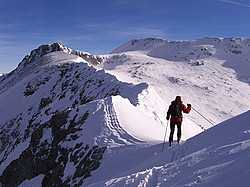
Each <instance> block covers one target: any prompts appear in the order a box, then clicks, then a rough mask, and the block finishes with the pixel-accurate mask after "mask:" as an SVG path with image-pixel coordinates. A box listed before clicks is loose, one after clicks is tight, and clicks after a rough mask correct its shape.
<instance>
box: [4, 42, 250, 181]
mask: <svg viewBox="0 0 250 187" xmlns="http://www.w3.org/2000/svg"><path fill="white" fill-rule="evenodd" d="M249 52H250V46H249V39H248V38H225V39H223V38H204V39H200V40H193V41H183V42H169V41H166V40H162V39H136V40H133V41H130V42H128V43H126V44H124V45H123V46H121V47H119V48H117V49H115V50H114V51H113V52H112V53H111V54H108V55H103V56H96V55H91V54H88V53H85V52H80V51H76V50H73V49H69V48H67V47H66V46H63V45H62V44H59V43H55V44H52V45H44V46H40V47H39V48H38V49H36V50H34V51H32V52H31V54H30V55H29V56H27V57H25V58H24V60H23V61H22V62H21V63H20V64H19V66H18V68H17V69H16V70H14V71H12V72H11V73H9V74H6V75H3V76H1V77H0V103H1V107H0V185H3V186H31V185H32V184H37V185H41V186H48V185H49V184H50V185H52V186H53V185H56V186H74V185H76V186H138V185H141V186H166V185H170V186H178V185H179V186H194V185H200V186H211V185H212V186H214V184H218V183H219V185H222V186H230V184H232V186H235V184H236V183H237V182H241V184H242V185H241V186H247V185H248V184H249V183H250V182H249V179H248V177H247V176H248V174H249V170H248V168H249V165H248V164H245V163H247V161H246V160H247V156H246V155H249V131H250V130H249V127H248V120H247V119H249V106H250V99H249V93H250V88H249V78H250V74H249V70H250V69H249V59H250V56H249ZM176 95H181V96H182V100H183V103H184V104H185V105H186V104H187V103H191V104H192V107H193V108H195V109H197V110H198V111H200V112H201V113H202V114H203V115H204V116H206V117H207V119H208V120H210V121H211V122H212V123H213V124H214V125H215V127H213V128H211V124H210V123H208V122H207V121H206V120H205V119H203V118H202V117H201V116H200V115H199V114H197V113H196V112H195V111H194V110H191V112H190V114H188V115H184V119H183V126H182V127H183V128H182V134H183V135H182V141H183V142H185V141H186V142H185V143H184V144H182V145H174V146H173V147H171V148H168V147H167V145H168V142H167V141H168V136H167V137H166V143H165V150H164V152H163V153H162V152H161V149H162V141H163V138H164V132H165V130H167V135H168V134H169V130H170V129H169V124H167V121H166V119H165V118H166V111H167V109H168V106H169V104H170V102H171V101H172V100H173V99H174V98H175V96H176ZM246 111H248V112H246ZM243 112H246V113H244V114H242V113H243ZM238 114H242V115H240V116H237V117H234V116H236V115H238ZM232 117H234V118H232ZM231 118H232V119H231ZM225 120H227V121H225ZM223 121H225V122H223ZM221 122H222V123H221ZM218 123H221V124H219V125H217V124H218ZM167 125H168V126H167ZM166 127H168V128H166ZM205 129H207V130H206V131H205V132H203V131H204V130H205ZM201 132H203V133H201ZM199 133H201V134H199ZM197 134H198V135H197ZM195 135H197V136H195ZM194 136H195V137H194ZM192 137H193V138H192ZM175 138H176V135H174V140H175ZM190 138H191V139H190ZM20 163H22V164H21V165H20ZM231 168H234V169H235V170H232V169H231ZM240 172H242V173H243V174H242V175H241V176H239V177H231V178H230V179H231V181H228V182H230V183H225V182H224V180H223V179H224V178H229V177H228V176H237V175H236V174H237V173H240Z"/></svg>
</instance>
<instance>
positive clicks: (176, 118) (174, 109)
mask: <svg viewBox="0 0 250 187" xmlns="http://www.w3.org/2000/svg"><path fill="white" fill-rule="evenodd" d="M182 111H183V112H184V113H186V114H188V113H189V112H190V111H191V104H187V107H186V106H185V105H184V104H182V101H181V96H176V98H175V100H174V101H172V102H171V105H170V106H169V109H168V112H167V117H166V118H167V120H169V118H170V116H171V119H170V129H171V131H170V135H169V147H171V146H172V145H173V136H174V129H175V125H177V130H178V132H177V141H178V144H179V143H180V140H181V122H182Z"/></svg>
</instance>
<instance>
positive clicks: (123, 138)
mask: <svg viewBox="0 0 250 187" xmlns="http://www.w3.org/2000/svg"><path fill="white" fill-rule="evenodd" d="M104 111H105V114H106V115H105V117H106V124H107V127H108V128H109V129H110V130H111V131H112V134H113V135H114V136H116V137H117V139H118V142H117V141H116V143H118V144H119V143H120V144H121V145H122V144H123V145H130V144H136V143H141V141H140V140H137V139H136V138H134V137H133V136H131V135H130V134H128V132H126V131H125V130H124V129H123V128H122V127H121V125H120V122H119V120H118V118H117V114H116V112H115V109H114V106H113V103H112V98H109V99H106V100H105V103H104Z"/></svg>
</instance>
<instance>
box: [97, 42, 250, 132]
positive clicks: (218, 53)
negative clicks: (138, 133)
mask: <svg viewBox="0 0 250 187" xmlns="http://www.w3.org/2000/svg"><path fill="white" fill-rule="evenodd" d="M249 54H250V39H249V38H225V39H223V38H204V39H199V40H193V41H182V42H169V41H165V40H161V39H152V38H149V39H138V40H132V41H130V42H128V43H126V44H124V45H123V46H121V47H119V48H117V49H115V50H114V51H113V52H112V56H111V57H110V58H109V59H107V60H106V61H105V62H104V65H102V68H104V69H106V70H109V71H108V72H110V73H112V74H114V75H115V76H116V77H118V78H119V79H120V80H124V81H131V82H134V83H138V82H147V83H148V84H149V85H150V86H151V87H153V89H154V90H155V91H156V92H157V93H158V94H159V95H160V96H161V98H162V99H163V100H164V101H165V102H166V104H167V105H169V104H170V102H171V100H173V99H174V98H175V96H176V95H181V96H182V97H183V101H184V103H185V104H186V103H187V102H188V103H191V104H192V106H193V107H194V109H196V110H198V111H200V112H201V113H203V114H204V115H205V116H206V117H207V118H208V119H209V120H210V121H211V122H213V123H214V124H216V123H219V122H222V121H224V120H226V119H229V118H231V117H233V116H235V115H238V114H241V113H242V112H245V111H247V110H249V106H250V99H249V95H250V87H249V83H250V82H249V80H250V73H249V72H250V57H249ZM187 118H188V119H189V120H191V121H192V122H195V123H197V124H199V125H202V126H204V128H209V127H211V124H210V123H208V122H207V121H206V120H204V119H203V118H202V117H201V116H200V115H198V114H196V113H195V112H193V113H192V115H189V116H187ZM189 120H184V123H185V121H189Z"/></svg>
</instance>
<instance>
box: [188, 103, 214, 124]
mask: <svg viewBox="0 0 250 187" xmlns="http://www.w3.org/2000/svg"><path fill="white" fill-rule="evenodd" d="M192 109H194V111H195V112H197V113H198V114H199V115H201V116H202V117H203V118H204V119H205V120H207V121H208V122H209V123H210V124H212V125H213V126H214V124H213V123H212V122H211V121H210V120H208V119H207V118H206V117H205V116H203V115H202V114H201V113H200V112H198V111H197V110H195V108H194V107H192Z"/></svg>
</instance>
